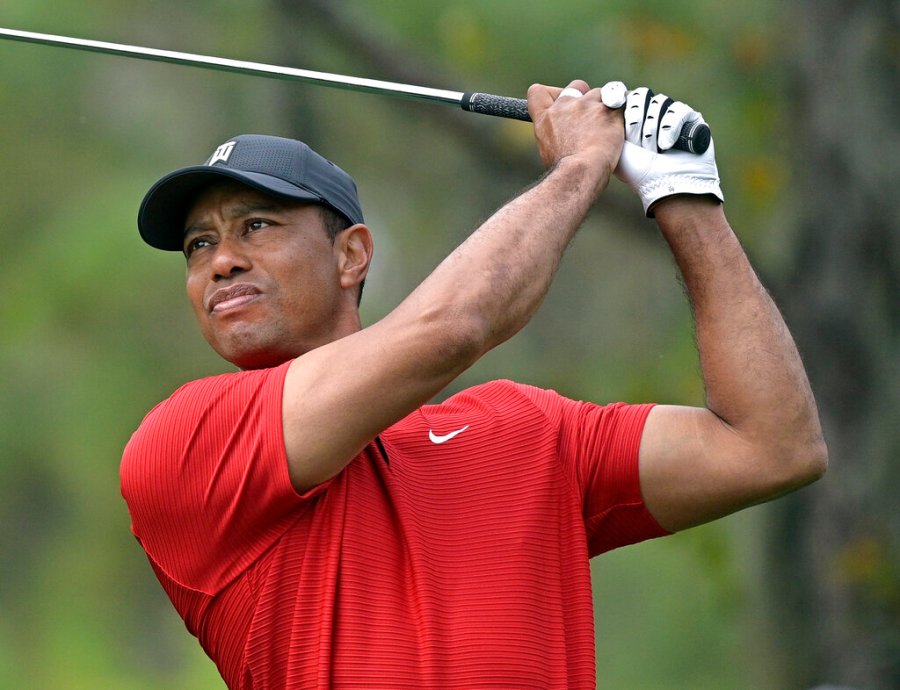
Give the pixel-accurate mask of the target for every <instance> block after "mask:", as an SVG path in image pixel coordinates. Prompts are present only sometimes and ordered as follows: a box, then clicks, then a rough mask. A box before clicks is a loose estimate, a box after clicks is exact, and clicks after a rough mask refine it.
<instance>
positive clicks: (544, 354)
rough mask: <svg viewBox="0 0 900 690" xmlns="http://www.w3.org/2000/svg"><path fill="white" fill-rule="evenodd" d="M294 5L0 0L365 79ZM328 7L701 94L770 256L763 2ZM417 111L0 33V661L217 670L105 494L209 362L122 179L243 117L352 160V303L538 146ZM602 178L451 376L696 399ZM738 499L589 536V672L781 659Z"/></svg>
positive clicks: (85, 23) (639, 237)
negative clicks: (371, 246)
mask: <svg viewBox="0 0 900 690" xmlns="http://www.w3.org/2000/svg"><path fill="white" fill-rule="evenodd" d="M316 5H317V3H314V2H306V3H304V2H296V3H293V4H291V3H289V2H281V3H277V2H264V1H263V0H254V1H252V2H238V1H237V0H220V1H218V2H213V1H212V0H199V1H197V2H193V3H179V2H175V0H161V1H158V2H154V3H149V2H144V3H127V4H126V3H121V2H116V1H115V0H102V1H100V2H91V3H83V2H74V1H73V0H58V1H57V2H54V3H52V4H51V3H41V2H37V3H36V2H31V1H30V0H7V2H6V3H4V8H3V10H2V11H0V24H2V25H3V26H5V27H8V28H19V29H29V30H34V31H43V32H48V33H62V34H70V35H75V36H81V37H86V38H96V39H102V40H110V41H117V42H123V43H134V44H138V45H150V46H154V47H160V48H170V49H175V50H187V51H192V52H197V53H204V54H214V55H221V56H225V57H234V58H242V59H249V60H256V61H261V62H274V63H278V62H284V61H285V60H286V59H288V58H290V59H291V60H292V62H294V64H297V66H302V67H307V68H311V69H319V70H323V71H335V72H346V73H350V74H356V75H358V76H371V77H375V78H388V77H389V75H386V74H382V73H373V72H371V71H370V69H374V68H376V67H377V66H375V63H374V62H369V61H366V60H364V59H362V58H361V57H360V54H359V53H358V52H354V51H355V50H358V49H359V42H358V41H346V42H344V41H342V40H341V38H340V37H339V36H337V35H335V34H333V33H329V31H328V29H327V25H326V23H325V19H324V18H321V17H320V18H319V19H318V20H317V19H316V14H315V12H314V11H313V10H315V8H316ZM332 6H333V7H337V8H339V10H340V11H341V12H343V13H344V14H343V15H342V16H344V18H345V20H346V21H349V22H352V23H353V24H354V25H355V26H358V27H360V30H361V32H362V33H363V34H364V35H365V36H368V37H370V38H371V39H372V40H373V41H375V42H377V43H378V44H379V45H380V46H381V47H382V48H384V49H385V50H386V51H387V52H388V53H389V54H390V55H392V56H393V57H394V59H395V60H397V61H398V62H399V63H401V64H407V65H417V66H418V67H420V68H421V69H423V70H424V71H425V73H426V74H432V75H434V79H435V80H436V82H435V83H429V84H423V85H426V86H442V87H446V88H453V89H459V90H466V89H468V90H481V91H487V92H492V93H500V94H506V95H522V94H524V91H525V90H526V89H527V87H528V85H529V84H530V83H532V82H533V81H542V82H545V83H557V84H562V83H563V82H565V81H567V80H568V79H570V78H573V77H576V76H578V77H584V78H586V79H588V80H589V81H591V82H592V83H596V84H597V85H599V84H602V83H603V82H605V81H607V80H608V79H613V78H618V79H623V80H625V81H626V82H627V83H629V84H631V85H638V84H642V83H649V84H651V85H653V86H654V87H655V88H657V89H658V90H666V91H667V92H669V93H671V94H674V95H676V96H677V97H680V98H683V99H684V100H686V101H688V102H690V103H696V104H697V105H698V107H700V108H701V109H702V110H703V112H704V115H705V117H706V119H707V120H708V121H709V122H710V123H711V125H712V127H713V130H714V132H715V134H716V137H717V142H720V144H719V160H720V171H721V172H722V174H723V178H724V180H725V190H726V194H727V195H728V203H729V210H730V216H731V218H732V220H733V222H734V224H735V226H736V227H737V228H738V229H739V231H740V233H741V235H742V238H743V239H744V241H745V243H746V245H747V246H748V248H749V250H750V251H751V253H752V254H753V255H754V257H755V258H757V260H758V261H759V263H760V264H761V267H762V269H763V272H769V273H773V274H779V273H783V272H785V271H789V270H790V266H789V265H788V264H787V262H786V261H785V259H784V258H783V257H784V256H785V255H786V254H787V253H788V252H787V250H788V246H789V245H788V242H789V240H790V238H791V230H790V228H788V229H787V230H786V231H785V232H778V231H776V230H774V229H773V226H774V225H776V224H777V223H779V222H780V221H781V220H782V219H783V217H784V202H785V199H784V196H785V193H786V189H787V185H786V179H787V176H788V173H787V167H788V166H787V161H788V160H789V156H790V155H791V152H790V148H789V146H788V143H787V142H786V141H785V139H784V138H783V137H780V136H778V135H777V132H778V131H779V130H780V129H781V127H782V125H783V122H784V119H785V117H786V115H785V110H784V104H785V101H786V98H787V97H788V95H787V94H786V84H785V83H784V78H783V71H782V69H781V68H782V61H783V60H784V59H785V55H784V53H783V52H782V51H783V49H784V45H785V42H786V38H788V36H787V33H788V31H787V30H786V29H785V28H784V27H783V24H782V17H783V15H782V14H781V13H780V11H779V6H778V5H777V4H776V3H774V2H769V1H765V2H757V3H743V4H742V5H740V6H735V5H733V4H730V5H729V4H722V3H713V2H709V1H708V0H691V1H690V2H684V3H681V4H680V5H678V8H677V12H673V11H672V5H671V3H663V2H658V1H656V0H645V1H643V2H628V3H626V2H621V1H619V0H614V1H611V2H606V3H602V4H598V3H596V2H591V3H588V2H585V1H584V0H560V1H559V2H555V3H538V2H525V3H523V2H521V0H520V1H517V2H513V1H511V0H496V1H495V2H492V3H484V2H476V1H475V0H458V1H457V2H454V3H439V2H434V1H433V0H432V1H428V0H426V1H420V2H412V1H411V0H407V1H404V2H399V1H398V2H393V3H380V4H366V3H362V2H358V1H356V2H346V3H337V2H336V3H332ZM320 22H321V23H320ZM300 58H302V59H303V61H304V63H301V62H299V59H300ZM373 66H374V67H373ZM377 69H381V67H377ZM438 110H440V108H439V106H431V105H423V104H415V103H406V102H399V103H398V102H396V101H393V100H389V99H385V98H383V97H379V96H370V95H362V94H352V93H346V92H341V91H327V90H322V89H318V88H317V87H308V86H300V85H292V84H286V83H282V82H272V81H265V80H261V79H252V78H248V77H241V76H236V75H228V74H220V73H212V72H208V71H200V70H193V69H187V68H180V67H174V66H170V65H160V64H153V63H147V62H136V61H131V60H127V59H125V58H112V57H108V56H100V55H91V54H85V53H76V52H71V51H65V50H61V49H57V48H49V47H39V46H28V45H24V44H15V43H11V42H6V41H0V112H2V113H3V117H4V128H3V134H2V135H0V142H2V147H0V161H2V166H3V167H2V169H3V178H2V179H3V184H2V185H0V209H2V210H3V214H2V217H3V219H4V222H3V223H2V225H0V242H2V246H3V251H2V259H0V266H2V271H0V294H2V295H3V298H2V300H0V323H2V324H3V329H2V332H0V355H2V356H0V380H2V382H3V393H2V395H0V416H2V417H0V418H2V419H3V420H4V421H3V424H2V425H0V441H2V443H0V448H2V454H0V473H2V477H3V481H2V483H0V687H4V688H5V687H9V688H19V687H47V688H74V689H77V688H96V687H115V688H125V689H131V688H133V689H134V690H139V689H143V688H148V689H149V688H158V687H178V688H184V689H190V688H197V689H199V688H215V687H221V681H220V680H219V679H218V675H217V674H216V672H215V669H214V668H213V667H212V666H211V664H209V662H208V661H207V660H206V659H205V657H203V655H202V652H201V651H200V650H199V648H198V647H197V645H196V644H195V642H194V641H193V640H192V639H190V638H189V636H188V635H187V633H186V632H185V631H184V629H183V626H182V624H181V622H180V620H179V619H178V618H177V616H176V615H175V614H174V611H173V610H172V609H171V606H170V605H169V604H168V602H167V601H166V599H165V597H164V595H163V593H162V592H161V590H160V588H159V587H158V585H157V583H156V581H155V579H154V578H153V575H152V573H151V571H150V569H149V567H148V566H147V564H146V561H145V560H144V557H143V555H142V553H141V551H140V549H139V548H138V546H137V545H136V544H135V543H134V540H133V539H132V537H131V536H130V534H129V532H128V516H127V511H126V510H125V506H124V504H123V502H122V500H121V498H120V497H119V494H118V486H117V481H118V473H117V467H118V459H119V456H120V454H121V450H122V447H123V446H124V444H125V443H126V442H127V440H128V436H129V434H130V432H131V431H132V430H133V429H134V428H135V427H136V425H137V424H138V423H139V421H140V418H141V415H142V414H144V413H145V412H146V411H147V410H148V409H149V408H150V407H151V406H152V405H153V404H154V403H155V402H156V401H158V400H159V399H161V398H163V397H164V396H166V395H167V394H168V393H169V392H171V391H172V390H173V389H174V388H175V387H177V386H178V385H180V384H181V383H182V382H184V381H186V380H188V379H190V378H195V377H197V376H201V375H205V374H209V373H214V372H218V371H223V370H225V369H226V367H225V365H223V364H221V363H220V362H219V361H218V360H217V359H216V358H215V357H214V356H213V355H212V353H210V352H208V350H207V348H206V345H205V343H203V342H202V339H201V338H200V336H199V335H198V334H197V333H196V332H195V328H194V326H193V323H192V317H191V315H190V314H189V310H188V308H187V306H186V302H185V300H184V297H183V288H182V279H183V274H182V272H183V265H182V264H181V259H180V257H179V256H176V255H167V254H163V253H160V252H156V251H154V250H151V249H149V248H148V247H146V246H144V245H143V244H141V243H140V241H139V240H138V237H137V234H136V231H135V223H134V217H135V213H136V208H137V205H138V204H139V202H140V199H141V197H142V195H143V193H144V192H145V190H146V189H147V188H148V187H149V185H150V184H152V182H153V181H155V180H156V179H157V178H158V177H159V176H160V175H161V174H163V173H165V172H167V171H168V170H170V169H173V168H175V167H178V166H181V165H183V164H186V163H192V162H197V161H199V160H202V159H204V158H205V157H206V155H207V153H208V151H210V150H211V149H212V148H213V147H214V146H215V145H216V144H218V143H220V142H221V141H223V140H224V139H225V138H227V137H229V136H232V135H234V134H236V133H238V132H249V131H255V132H266V133H277V134H284V135H289V136H298V137H300V138H306V139H308V140H309V141H311V142H312V143H313V144H314V145H315V146H316V147H317V148H319V149H320V150H322V151H323V152H326V153H327V154H328V155H329V157H331V158H333V159H334V160H335V161H337V162H338V163H340V164H341V165H342V166H343V167H345V168H347V169H349V170H351V171H352V172H353V173H354V175H355V177H356V178H357V181H358V183H359V186H360V189H361V193H362V201H363V205H364V208H365V209H366V214H367V219H368V220H369V223H370V225H371V226H372V227H373V229H374V232H375V234H376V238H377V247H378V254H377V256H376V264H375V266H374V269H373V271H374V273H373V275H372V276H371V277H370V279H369V281H368V283H367V288H366V298H365V300H364V304H363V307H364V318H365V319H366V320H367V321H369V322H371V321H373V320H376V319H378V318H379V317H381V316H382V315H384V314H385V313H387V312H388V311H389V310H390V309H391V308H392V307H393V305H395V304H396V303H397V302H398V301H399V300H400V299H402V297H403V296H404V295H405V294H406V293H407V292H408V291H409V290H410V289H411V288H412V287H413V286H414V285H415V284H416V282H417V281H418V280H420V279H421V278H422V277H424V276H425V275H426V274H427V273H428V271H429V270H430V269H431V267H433V266H434V265H435V264H436V263H437V262H438V261H439V260H440V259H441V258H442V257H443V256H444V255H446V253H447V252H449V251H450V250H451V249H452V248H453V246H455V244H456V243H458V242H459V241H460V240H461V239H462V238H463V237H464V236H465V234H466V232H468V231H469V230H470V229H471V228H473V227H475V226H477V224H478V222H479V220H480V219H482V218H484V217H485V216H486V215H488V214H489V213H490V212H491V211H492V210H493V209H494V208H495V207H497V206H499V205H500V204H502V203H503V201H504V200H505V199H507V198H509V197H510V196H512V195H513V194H514V193H515V191H516V190H517V189H519V188H520V187H521V186H523V185H524V184H526V183H527V181H528V180H530V179H534V178H535V177H536V176H537V175H539V174H540V169H539V165H538V161H537V158H536V156H535V155H534V154H533V152H532V150H531V148H532V147H531V138H530V130H529V128H528V126H527V125H525V124H522V123H513V122H505V121H485V122H478V123H477V124H467V125H465V126H467V127H470V128H472V127H477V128H479V130H480V131H481V135H482V136H485V137H486V138H488V139H490V140H491V141H492V143H493V145H494V146H497V147H498V149H497V150H498V151H499V153H497V154H495V155H497V156H507V155H508V156H509V157H510V158H509V160H515V161H516V164H515V166H505V164H504V163H503V162H502V161H501V162H500V163H498V161H497V160H493V159H491V158H490V157H487V156H485V155H484V153H483V150H479V149H478V148H477V147H475V146H473V145H472V141H473V139H471V138H467V137H466V136H461V135H460V134H459V133H460V132H462V131H463V130H462V129H460V128H461V127H463V124H462V123H463V122H464V121H465V122H466V123H470V120H471V118H474V117H475V116H471V115H466V114H463V113H455V112H452V111H447V112H444V111H443V110H440V112H437V111H438ZM503 160H504V161H505V160H506V159H505V158H504V159H503ZM504 166H505V168H504ZM498 167H500V168H503V172H501V173H498V170H497V168H498ZM611 198H612V199H613V200H614V201H613V202H611V205H610V207H609V210H608V211H607V210H606V209H605V208H604V207H603V206H602V205H601V207H600V208H598V209H597V211H596V212H595V213H594V214H593V215H592V216H591V218H590V219H589V221H588V222H587V223H586V227H585V228H584V230H583V232H582V233H581V235H580V236H579V238H577V239H576V241H575V243H574V245H573V247H572V250H571V251H570V253H569V255H568V257H567V259H566V261H565V263H564V265H563V268H562V271H561V275H560V277H559V280H558V282H557V284H556V285H555V286H554V289H553V291H552V292H551V295H550V296H549V298H548V300H547V303H546V305H545V306H544V308H543V309H542V311H541V312H540V313H539V314H538V316H537V317H536V319H535V321H534V322H533V323H532V324H531V325H530V326H529V327H528V328H527V329H526V331H525V332H524V333H522V334H521V335H520V336H518V337H517V338H516V339H514V340H513V341H512V342H510V343H509V344H507V345H505V346H504V347H503V348H502V349H501V350H500V351H499V352H496V353H491V354H490V355H488V356H487V357H486V358H485V359H484V360H483V361H482V362H480V363H479V364H478V365H476V367H474V368H473V369H472V370H471V371H470V372H467V373H466V374H465V375H464V376H463V377H461V379H460V380H459V381H458V383H457V384H455V387H462V386H464V385H467V384H469V383H471V382H473V381H478V380H483V379H485V378H488V377H509V378H515V379H520V380H523V381H528V382H531V383H535V384H537V385H542V386H547V387H553V388H557V389H560V390H563V391H565V392H566V393H567V394H569V395H572V396H574V397H581V398H591V399H595V400H598V401H608V400H616V399H625V400H633V401H638V400H647V399H653V400H660V401H665V402H678V403H688V404H696V403H700V402H702V394H703V392H702V387H701V383H700V381H699V378H698V376H697V373H696V356H695V354H694V350H693V341H692V335H691V331H690V322H689V314H688V311H687V307H686V305H685V304H684V301H683V298H682V297H681V295H680V291H679V289H678V286H677V283H676V280H675V276H674V269H673V267H672V265H671V261H670V260H669V258H668V254H667V252H666V250H665V248H664V247H663V246H662V243H661V242H660V241H659V240H658V238H656V237H655V236H654V235H653V233H652V231H651V230H650V229H649V228H650V225H649V224H648V223H647V221H645V220H643V219H642V218H641V217H640V209H639V204H638V203H637V202H636V200H633V199H631V198H630V197H629V196H628V195H626V194H625V193H624V192H623V190H621V189H617V190H611ZM623 207H624V208H625V209H627V210H628V211H629V213H622V212H620V211H616V210H615V209H620V208H623ZM761 515H762V514H761V513H760V512H759V511H758V510H754V511H749V512H748V513H745V514H743V515H739V516H735V517H733V518H730V519H728V520H725V521H722V522H721V523H718V524H715V525H711V526H707V527H704V528H701V529H697V530H693V531H691V532H689V533H687V534H684V535H678V536H677V537H674V538H671V539H670V540H668V541H662V542H658V543H651V544H645V545H641V546H638V547H633V548H631V549H627V550H625V551H623V552H622V553H615V554H610V555H609V556H606V557H604V558H602V559H598V561H597V562H596V563H594V572H595V579H596V584H597V595H596V598H597V617H598V623H597V628H598V633H597V634H598V650H599V651H598V656H599V664H598V674H599V675H598V678H599V683H600V687H629V688H647V689H648V690H650V689H655V688H668V687H691V688H721V687H742V688H753V687H773V686H774V685H773V684H774V683H777V680H776V679H775V677H774V676H773V674H774V671H773V670H772V669H771V668H770V666H769V664H768V661H767V658H766V654H765V653H764V650H765V649H766V648H767V647H766V645H765V644H763V643H761V642H760V636H759V633H760V631H761V630H762V629H763V625H762V623H761V622H760V620H759V616H758V614H757V613H755V611H756V607H757V606H758V604H759V601H760V586H761V585H760V582H761V580H760V572H759V569H758V567H757V566H756V565H754V563H753V562H752V559H753V556H754V555H758V553H759V548H760V540H761V537H760V532H759V531H760V529H761V527H762V526H763V521H762V518H761ZM873 553H875V552H873V551H872V550H871V549H870V548H869V547H868V545H866V544H862V545H860V546H859V549H858V550H856V551H852V552H849V553H847V555H846V559H845V561H844V562H843V565H844V572H845V573H846V575H847V577H863V576H865V577H868V574H869V573H870V571H871V572H875V571H877V573H878V577H877V578H875V580H877V582H876V584H877V585H878V586H885V585H884V583H883V582H882V580H883V579H884V575H883V569H882V566H881V565H880V564H879V562H877V558H876V556H877V553H875V555H873ZM874 577H875V576H873V578H874ZM879 578H880V579H879ZM875 580H873V581H875ZM879 583H880V584H879ZM893 591H894V592H896V590H893ZM894 596H895V594H894ZM775 644H777V641H776V643H775Z"/></svg>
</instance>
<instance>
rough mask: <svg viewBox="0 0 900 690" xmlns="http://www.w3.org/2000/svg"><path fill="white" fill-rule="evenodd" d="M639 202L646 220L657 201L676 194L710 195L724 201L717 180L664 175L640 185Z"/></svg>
mask: <svg viewBox="0 0 900 690" xmlns="http://www.w3.org/2000/svg"><path fill="white" fill-rule="evenodd" d="M639 193H640V196H641V201H643V203H644V212H645V213H646V214H647V217H648V218H653V212H652V211H651V209H650V207H651V206H653V204H655V203H656V202H657V201H661V200H663V199H665V198H666V197H669V196H675V195H676V194H698V195H702V194H711V195H712V196H714V197H716V198H717V199H718V200H719V202H720V203H721V202H724V201H725V196H724V195H723V194H722V188H721V187H720V186H719V180H718V179H715V180H711V179H709V178H708V177H695V176H692V175H666V176H664V177H658V178H656V179H654V180H651V181H649V182H647V183H646V184H642V185H641V186H640V189H639Z"/></svg>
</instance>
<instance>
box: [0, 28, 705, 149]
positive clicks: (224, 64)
mask: <svg viewBox="0 0 900 690" xmlns="http://www.w3.org/2000/svg"><path fill="white" fill-rule="evenodd" d="M0 38H6V39H10V40H14V41H24V42H26V43H38V44H42V45H50V46H59V47H64V48H74V49H76V50H85V51H89V52H94V53H105V54H107V55H120V56H125V57H132V58H139V59H142V60H155V61H158V62H171V63H175V64H177V65H189V66H193V67H205V68H206V69H214V70H219V71H222V72H236V73H238V74H250V75H255V76H262V77H269V78H272V79H285V80H288V81H298V82H303V83H307V84H317V85H319V86H330V87H333V88H338V89H347V90H349V91H360V92H364V93H378V94H382V95H386V96H396V97H399V98H407V99H411V100H419V101H430V102H433V103H444V104H449V105H457V106H460V107H462V109H463V110H466V111H468V112H472V113H481V114H483V115H494V116H497V117H505V118H510V119H515V120H525V121H530V120H531V117H530V116H529V115H528V105H527V102H526V101H525V99H523V98H510V97H508V96H494V95H492V94H488V93H472V92H462V91H446V90H443V89H432V88H427V87H422V86H412V85H409V84H399V83H395V82H389V81H379V80H377V79H365V78H360V77H349V76H345V75H340V74H330V73H328V72H315V71H312V70H305V69H297V68H294V67H279V66H276V65H267V64H263V63H258V62H246V61H244V60H232V59H229V58H219V57H210V56H208V55H195V54H192V53H181V52H177V51H172V50H159V49H156V48H142V47H139V46H130V45H124V44H120V43H108V42H106V41H92V40H89V39H81V38H70V37H68V36H57V35H53V34H42V33H35V32H32V31H18V30H15V29H4V28H0ZM709 141H710V131H709V127H708V126H707V125H706V124H704V123H699V122H694V123H686V124H685V125H684V127H683V128H682V130H681V136H680V137H679V138H678V141H677V142H676V143H675V145H674V147H675V148H677V149H681V150H682V151H688V152H690V153H697V154H702V153H703V152H705V151H706V149H707V148H708V147H709Z"/></svg>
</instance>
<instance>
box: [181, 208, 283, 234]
mask: <svg viewBox="0 0 900 690" xmlns="http://www.w3.org/2000/svg"><path fill="white" fill-rule="evenodd" d="M283 208H284V204H279V203H278V202H275V201H251V202H248V203H236V204H234V205H232V206H231V207H229V208H228V210H227V211H226V212H225V217H226V218H227V219H228V220H234V219H235V218H242V217H243V216H249V215H253V214H254V213H259V212H260V211H264V212H266V213H273V212H277V211H280V210H282V209H283ZM208 229H209V224H208V223H203V222H197V223H191V224H190V225H188V226H187V227H186V228H185V229H184V232H183V233H182V234H181V237H182V239H183V238H185V237H187V236H188V235H189V234H191V233H193V232H203V231H204V230H208Z"/></svg>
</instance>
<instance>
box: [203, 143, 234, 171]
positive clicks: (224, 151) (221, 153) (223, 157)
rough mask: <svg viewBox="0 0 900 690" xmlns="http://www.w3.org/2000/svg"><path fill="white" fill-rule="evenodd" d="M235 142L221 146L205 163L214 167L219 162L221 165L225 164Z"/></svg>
mask: <svg viewBox="0 0 900 690" xmlns="http://www.w3.org/2000/svg"><path fill="white" fill-rule="evenodd" d="M235 143H236V142H234V141H229V142H226V143H224V144H222V145H221V146H220V147H219V148H217V149H216V150H215V151H214V152H213V155H212V156H211V157H210V159H209V160H208V161H207V162H206V164H207V165H215V164H216V163H218V162H219V161H222V162H223V163H227V162H228V159H229V158H230V157H231V152H232V151H234V145H235Z"/></svg>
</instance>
